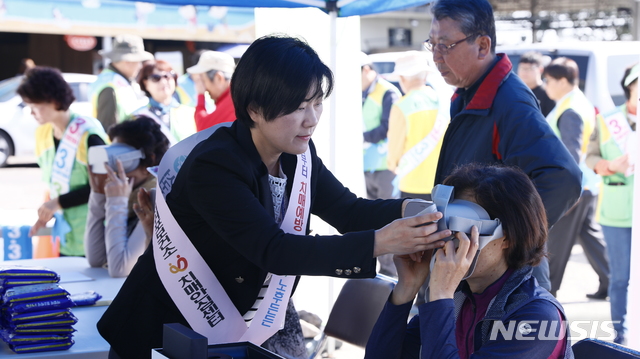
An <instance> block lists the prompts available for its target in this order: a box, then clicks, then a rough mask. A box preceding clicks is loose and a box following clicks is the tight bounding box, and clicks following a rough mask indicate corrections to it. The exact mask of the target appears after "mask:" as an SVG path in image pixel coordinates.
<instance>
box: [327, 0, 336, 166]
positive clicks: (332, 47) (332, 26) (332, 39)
mask: <svg viewBox="0 0 640 359" xmlns="http://www.w3.org/2000/svg"><path fill="white" fill-rule="evenodd" d="M337 18H338V11H337V10H331V11H329V54H330V55H329V56H330V57H329V67H330V68H331V71H333V73H334V75H335V73H336V68H337V65H338V60H337V58H338V57H337V54H336V52H337V48H338V39H337V37H338V35H337V34H338V32H337V30H336V26H337ZM337 102H338V101H337V96H336V94H335V91H334V93H333V95H331V98H330V99H329V104H330V109H329V141H330V146H329V149H330V150H329V170H330V171H331V172H332V173H335V170H336V114H337V113H338V110H337V106H336V105H337Z"/></svg>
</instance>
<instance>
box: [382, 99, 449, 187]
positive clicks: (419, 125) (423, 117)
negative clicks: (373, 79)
mask: <svg viewBox="0 0 640 359" xmlns="http://www.w3.org/2000/svg"><path fill="white" fill-rule="evenodd" d="M437 115H438V96H437V94H436V92H435V91H434V90H433V89H432V88H431V87H425V88H422V89H419V90H414V91H411V92H409V93H407V94H406V95H404V96H403V97H402V98H401V99H400V100H399V101H398V102H396V103H395V104H394V105H393V107H392V108H391V115H390V118H389V133H388V141H389V153H388V158H387V159H388V161H387V164H388V165H389V169H390V170H394V169H395V168H396V167H397V166H398V164H399V162H400V159H401V158H402V155H403V154H405V153H406V152H407V151H409V150H410V149H411V148H413V146H415V145H416V144H418V143H419V142H420V141H422V140H423V139H424V138H425V137H426V136H427V135H428V134H429V132H431V130H432V129H433V127H434V124H435V122H436V116H437ZM441 147H442V137H441V138H440V141H439V142H438V145H437V146H436V148H434V149H433V151H431V153H430V154H429V155H428V156H427V158H426V159H425V160H424V161H423V162H422V163H420V164H419V165H418V166H417V167H416V168H414V169H413V171H411V172H409V174H407V175H406V176H404V177H403V178H402V179H401V180H400V184H399V188H400V190H401V191H402V192H407V193H419V194H427V193H431V189H432V188H433V183H434V181H435V175H436V166H437V164H438V157H439V155H440V148H441Z"/></svg>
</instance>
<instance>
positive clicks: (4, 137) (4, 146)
mask: <svg viewBox="0 0 640 359" xmlns="http://www.w3.org/2000/svg"><path fill="white" fill-rule="evenodd" d="M9 156H13V141H11V137H9V134H8V133H6V132H4V131H2V130H0V167H4V166H5V165H6V164H7V159H8V158H9Z"/></svg>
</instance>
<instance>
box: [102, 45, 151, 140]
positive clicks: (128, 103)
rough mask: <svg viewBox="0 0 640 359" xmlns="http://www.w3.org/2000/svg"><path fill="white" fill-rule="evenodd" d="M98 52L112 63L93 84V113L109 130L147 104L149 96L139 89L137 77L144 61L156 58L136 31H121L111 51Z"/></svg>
mask: <svg viewBox="0 0 640 359" xmlns="http://www.w3.org/2000/svg"><path fill="white" fill-rule="evenodd" d="M98 53H99V54H100V55H102V56H104V57H106V58H108V59H110V60H111V63H110V64H109V66H108V67H107V68H106V69H104V70H103V71H102V72H101V73H100V75H98V78H97V79H96V82H94V83H93V84H92V85H91V88H90V93H91V104H92V105H93V117H95V118H97V119H98V120H99V121H100V123H102V126H103V127H104V128H105V130H106V129H108V128H109V127H110V126H111V125H113V124H115V123H120V122H122V121H124V120H125V119H126V118H127V117H128V116H129V115H131V114H132V113H133V111H135V110H137V109H139V108H140V107H142V106H144V105H146V103H147V98H146V97H144V95H143V94H142V93H141V92H140V90H139V88H138V86H137V83H135V78H136V76H137V75H138V72H139V71H140V69H141V68H142V63H143V62H144V61H149V60H153V55H152V54H151V53H149V52H146V51H144V42H143V41H142V38H141V37H140V36H136V35H118V36H116V38H115V39H114V40H113V48H112V49H111V50H110V51H105V50H100V51H99V52H98ZM134 84H135V86H134Z"/></svg>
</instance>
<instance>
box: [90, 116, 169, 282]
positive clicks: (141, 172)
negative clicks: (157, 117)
mask: <svg viewBox="0 0 640 359" xmlns="http://www.w3.org/2000/svg"><path fill="white" fill-rule="evenodd" d="M109 138H110V139H111V141H112V143H113V144H112V146H120V147H121V148H124V149H123V150H121V151H123V152H122V153H121V155H120V157H121V158H122V159H123V160H124V163H123V161H121V160H120V159H115V160H113V161H111V160H110V161H109V164H104V167H105V169H106V174H98V173H94V172H93V171H96V168H95V167H94V168H93V171H92V172H90V177H89V179H90V181H89V182H90V184H91V194H90V196H89V213H88V215H87V228H86V231H85V237H84V241H85V242H84V247H85V251H86V257H87V260H88V261H89V265H91V266H92V267H103V266H106V267H107V269H108V270H109V275H110V276H112V277H125V276H127V275H129V272H131V268H133V265H134V264H136V261H137V260H138V257H140V255H141V254H142V253H143V252H144V250H145V249H147V246H148V245H149V242H150V240H151V238H150V237H149V236H148V235H147V234H146V233H145V228H144V226H143V224H142V222H140V221H139V220H138V217H137V216H136V212H137V211H139V210H140V209H141V208H140V206H139V205H138V192H139V191H148V190H150V189H152V188H155V186H156V178H155V177H154V176H153V175H152V174H151V173H150V172H149V171H147V167H151V166H156V165H158V163H160V160H161V159H162V156H163V155H164V153H165V152H166V151H167V149H168V148H169V140H167V138H166V137H165V135H163V134H162V131H161V129H160V125H158V124H157V123H156V122H155V121H154V120H152V119H150V118H148V117H139V118H136V119H134V120H131V121H125V122H122V123H119V124H117V125H114V126H111V127H110V128H109ZM122 145H127V147H128V149H129V150H130V151H129V152H126V151H127V147H124V146H122ZM136 151H139V153H140V152H141V153H140V155H139V156H133V157H132V156H129V158H135V159H134V160H129V161H127V160H125V158H126V157H125V156H126V155H128V154H129V153H132V152H136ZM91 155H92V154H91V153H90V154H89V161H90V165H92V166H95V165H96V164H93V163H91V161H92V158H91ZM115 157H116V158H117V157H118V156H115ZM140 157H142V158H140ZM111 162H115V163H111ZM136 163H137V165H136ZM99 165H102V164H99ZM131 167H133V168H131ZM100 172H103V171H100Z"/></svg>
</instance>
